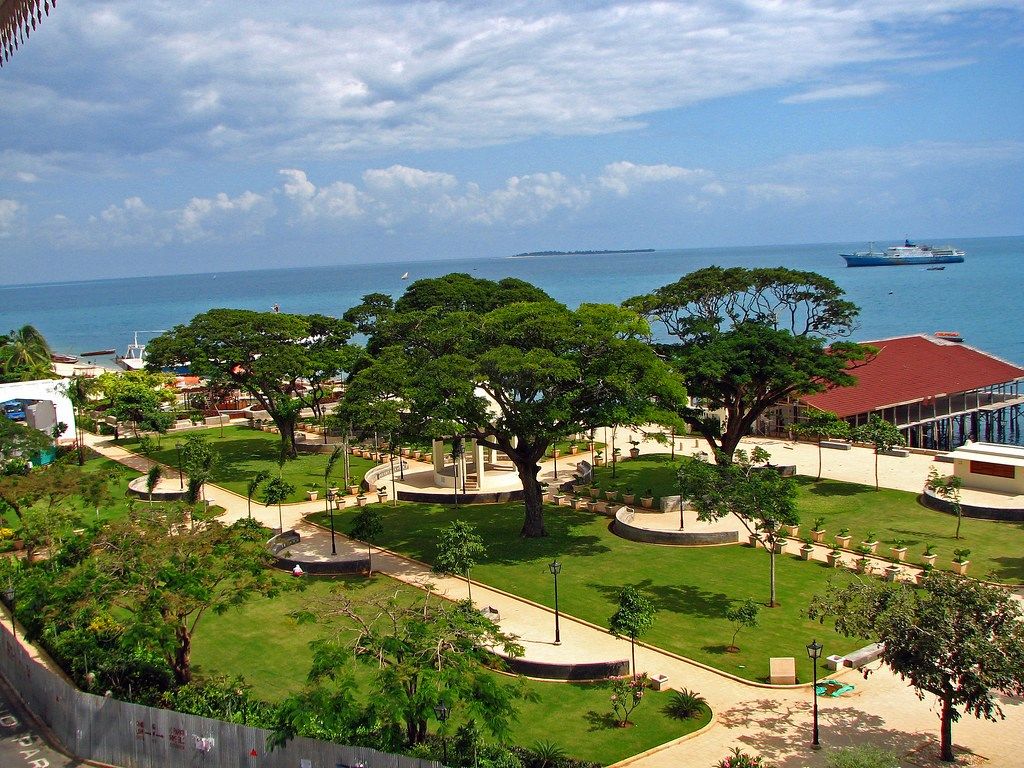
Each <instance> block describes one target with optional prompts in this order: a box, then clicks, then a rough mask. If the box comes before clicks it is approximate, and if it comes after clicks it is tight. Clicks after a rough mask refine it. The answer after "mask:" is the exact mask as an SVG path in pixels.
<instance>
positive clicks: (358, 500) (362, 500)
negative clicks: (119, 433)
mask: <svg viewBox="0 0 1024 768" xmlns="http://www.w3.org/2000/svg"><path fill="white" fill-rule="evenodd" d="M356 504H358V505H359V506H360V507H365V506H366V494H365V493H363V492H362V491H360V492H359V495H358V496H356Z"/></svg>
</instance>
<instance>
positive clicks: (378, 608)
mask: <svg viewBox="0 0 1024 768" xmlns="http://www.w3.org/2000/svg"><path fill="white" fill-rule="evenodd" d="M295 615H296V616H297V617H298V618H300V619H306V620H317V619H330V620H334V621H337V620H339V619H340V620H341V621H342V622H343V623H342V629H341V631H339V632H338V634H337V635H336V636H334V637H331V638H329V639H326V640H321V641H317V642H315V643H314V644H313V668H312V671H311V672H310V675H309V677H310V681H311V682H313V683H315V684H318V685H319V686H322V685H323V684H325V683H327V682H329V681H330V680H334V681H335V682H336V683H340V685H341V686H342V688H343V690H347V692H348V695H341V696H325V695H322V694H320V695H314V696H313V700H314V701H316V702H317V703H318V705H319V706H321V707H323V711H321V712H320V717H321V718H322V722H335V723H338V722H342V721H347V720H349V718H348V717H346V716H345V715H346V714H347V712H346V711H347V710H350V708H351V707H352V706H353V699H352V696H351V691H352V689H353V687H354V685H355V683H354V680H353V678H352V676H351V674H350V671H349V670H350V668H351V664H352V663H355V664H359V665H362V666H365V667H367V668H369V669H370V670H372V677H371V682H370V687H371V696H370V697H368V698H369V700H370V701H371V704H370V710H371V714H372V717H370V718H368V719H370V720H372V721H384V722H387V723H392V724H394V725H395V726H398V727H400V728H401V733H402V734H403V736H404V738H403V739H402V742H403V743H401V744H397V745H394V746H395V747H398V748H401V747H409V746H412V745H415V744H420V743H422V742H423V741H425V740H426V738H427V734H428V731H427V726H428V724H429V722H430V721H431V719H433V717H434V707H435V706H436V705H438V704H440V703H444V704H445V705H447V706H448V707H449V709H450V710H451V713H452V714H451V717H452V718H453V719H456V720H463V719H470V718H475V719H477V720H478V721H479V722H481V723H482V724H483V725H484V727H485V728H486V729H487V730H488V731H489V732H490V733H491V735H493V736H495V737H496V738H498V739H505V738H507V737H508V735H509V731H510V726H511V724H512V722H514V720H515V718H516V707H515V701H516V699H517V698H520V697H521V696H522V695H523V689H522V688H521V686H519V685H518V684H517V683H515V682H509V681H506V680H505V679H503V678H499V677H498V676H497V675H495V674H494V673H493V672H491V671H490V669H488V667H489V666H493V665H494V664H495V657H494V655H493V651H495V650H497V651H499V652H502V653H504V654H506V655H508V656H512V657H515V656H521V655H522V653H523V648H522V646H521V645H519V644H518V643H517V642H516V641H515V638H514V637H512V636H510V635H507V634H505V633H503V632H502V631H501V630H500V629H499V628H498V627H497V625H495V624H494V623H493V622H491V621H490V620H489V619H487V618H486V617H484V616H483V615H481V614H480V613H479V612H478V611H476V610H475V609H474V608H473V606H472V605H471V604H470V603H469V601H463V602H460V603H455V604H451V603H448V601H445V600H440V599H439V598H437V597H435V596H434V595H432V594H431V593H430V592H429V591H427V592H425V593H424V594H423V596H422V597H421V598H419V599H418V600H416V601H414V602H413V603H412V604H410V603H409V601H408V599H403V598H400V597H399V596H398V595H394V596H389V597H383V598H379V599H375V600H359V601H357V600H353V599H352V598H350V597H348V596H347V595H345V594H344V593H342V592H340V591H339V592H335V593H334V594H333V595H331V596H330V597H329V598H328V599H327V600H326V601H324V602H323V603H321V604H320V605H319V606H318V607H317V608H316V609H315V612H314V611H300V612H297V613H296V614H295ZM335 626H337V625H335ZM319 690H320V691H323V688H322V687H320V688H319ZM307 696H308V694H307ZM288 709H290V710H291V711H293V712H294V714H295V715H296V717H295V718H294V719H293V718H285V721H284V722H282V724H281V726H280V727H279V728H278V729H277V730H278V733H277V734H276V735H277V736H278V738H279V740H282V741H283V740H286V739H287V738H290V737H291V736H292V735H294V734H295V732H296V729H295V726H296V725H297V724H299V722H302V721H305V719H306V718H307V717H308V715H306V714H302V713H301V712H299V711H296V708H286V710H288ZM299 709H301V708H299ZM339 709H340V711H335V710H339ZM296 721H298V722H296Z"/></svg>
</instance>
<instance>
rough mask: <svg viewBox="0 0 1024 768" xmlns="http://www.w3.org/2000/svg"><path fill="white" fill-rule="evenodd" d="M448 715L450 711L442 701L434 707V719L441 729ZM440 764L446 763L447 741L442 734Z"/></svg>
mask: <svg viewBox="0 0 1024 768" xmlns="http://www.w3.org/2000/svg"><path fill="white" fill-rule="evenodd" d="M449 714H450V710H449V709H448V706H447V705H446V704H445V703H444V702H443V701H442V702H441V703H440V704H437V705H436V706H435V707H434V717H436V718H437V722H439V723H440V724H441V728H444V724H445V723H447V722H448V715H449ZM441 762H442V763H447V762H448V739H446V738H445V736H444V734H443V733H442V734H441Z"/></svg>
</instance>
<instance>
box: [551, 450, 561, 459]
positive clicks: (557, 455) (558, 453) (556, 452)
mask: <svg viewBox="0 0 1024 768" xmlns="http://www.w3.org/2000/svg"><path fill="white" fill-rule="evenodd" d="M561 455H562V452H561V451H559V450H558V449H557V448H556V449H555V450H553V451H552V452H551V457H552V458H555V459H557V458H558V457H559V456H561Z"/></svg>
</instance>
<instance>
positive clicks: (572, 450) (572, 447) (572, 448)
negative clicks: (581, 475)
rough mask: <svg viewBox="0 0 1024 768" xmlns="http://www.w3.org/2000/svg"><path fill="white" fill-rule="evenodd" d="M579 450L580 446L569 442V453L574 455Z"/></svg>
mask: <svg viewBox="0 0 1024 768" xmlns="http://www.w3.org/2000/svg"><path fill="white" fill-rule="evenodd" d="M579 452H580V447H579V446H578V445H576V443H569V453H570V454H572V455H573V456H575V455H576V454H577V453H579Z"/></svg>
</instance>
